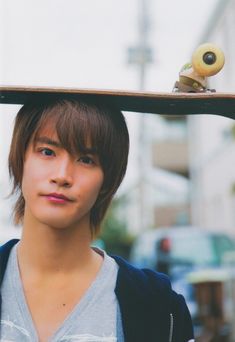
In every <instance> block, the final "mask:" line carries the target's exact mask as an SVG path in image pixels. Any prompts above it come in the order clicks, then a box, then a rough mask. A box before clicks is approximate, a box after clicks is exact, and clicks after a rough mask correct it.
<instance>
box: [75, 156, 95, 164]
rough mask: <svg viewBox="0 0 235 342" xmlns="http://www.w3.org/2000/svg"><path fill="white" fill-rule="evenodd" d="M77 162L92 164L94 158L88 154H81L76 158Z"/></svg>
mask: <svg viewBox="0 0 235 342" xmlns="http://www.w3.org/2000/svg"><path fill="white" fill-rule="evenodd" d="M78 161H79V162H81V163H84V164H89V165H92V164H94V160H93V159H92V158H91V157H88V156H83V157H80V158H79V159H78Z"/></svg>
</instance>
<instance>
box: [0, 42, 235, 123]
mask: <svg viewBox="0 0 235 342" xmlns="http://www.w3.org/2000/svg"><path fill="white" fill-rule="evenodd" d="M223 65H224V56H223V52H222V51H221V50H220V49H219V48H217V47H216V46H215V45H212V44H203V45H201V46H200V47H199V48H198V49H197V50H196V51H195V52H194V54H193V57H192V63H187V65H186V66H184V67H183V68H182V69H181V71H180V74H179V80H178V81H177V82H176V83H175V86H174V89H173V92H171V93H156V92H139V91H121V90H97V89H75V88H54V87H53V88H50V87H22V86H18V87H13V86H0V103H7V104H25V103H27V102H29V101H30V102H32V101H34V102H38V101H39V102H40V101H41V100H43V101H45V100H48V101H50V100H52V99H57V98H64V99H78V100H79V99H81V100H82V99H90V100H92V101H93V100H95V101H97V102H100V103H104V104H111V105H114V106H116V107H118V108H119V109H120V110H122V111H128V112H141V113H153V114H162V115H190V114H215V115H221V116H225V117H229V118H233V119H235V94H233V93H216V92H215V91H213V90H211V89H208V88H207V77H209V76H212V75H214V74H216V73H217V72H218V71H219V70H221V68H222V67H223Z"/></svg>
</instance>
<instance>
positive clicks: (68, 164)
mask: <svg viewBox="0 0 235 342" xmlns="http://www.w3.org/2000/svg"><path fill="white" fill-rule="evenodd" d="M54 127H55V125H54V124H53V123H52V122H51V121H49V122H47V123H46V124H45V125H44V126H43V128H42V129H41V130H40V132H39V134H38V135H37V138H36V140H35V142H31V143H30V144H29V147H28V149H27V151H26V155H25V160H24V172H23V179H22V193H23V196H24V199H25V215H26V216H27V217H30V218H31V219H32V220H36V221H38V222H41V223H43V224H46V225H48V226H51V227H54V228H67V227H77V226H79V225H80V224H81V223H84V224H85V225H89V222H90V210H91V208H92V207H93V205H94V203H95V201H96V199H97V197H98V194H99V192H100V189H101V187H102V184H103V178H104V175H103V171H102V168H101V166H100V163H99V160H98V157H97V156H96V155H95V154H93V153H92V151H89V150H87V152H86V153H82V154H80V153H78V154H77V155H76V156H74V155H71V154H69V153H68V152H67V151H66V150H65V149H63V148H62V146H61V144H60V142H59V140H58V137H57V134H56V131H55V128H54Z"/></svg>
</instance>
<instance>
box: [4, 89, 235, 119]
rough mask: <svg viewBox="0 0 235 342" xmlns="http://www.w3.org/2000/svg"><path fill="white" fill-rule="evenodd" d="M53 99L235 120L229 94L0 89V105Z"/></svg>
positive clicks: (234, 105) (233, 102)
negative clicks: (78, 100)
mask: <svg viewBox="0 0 235 342" xmlns="http://www.w3.org/2000/svg"><path fill="white" fill-rule="evenodd" d="M56 98H70V99H91V100H95V101H98V102H101V103H105V104H112V105H114V106H116V107H118V108H119V109H120V110H122V111H130V112H141V113H153V114H162V115H190V114H214V115H221V116H225V117H229V118H232V119H235V94H233V93H209V92H208V93H154V92H136V91H117V90H97V89H74V88H38V87H37V88H36V87H9V86H8V87H6V86H5V87H0V103H6V104H25V103H27V102H31V101H35V102H38V101H40V100H43V101H45V100H52V99H56Z"/></svg>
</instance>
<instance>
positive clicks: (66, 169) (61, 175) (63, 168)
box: [51, 159, 73, 188]
mask: <svg viewBox="0 0 235 342" xmlns="http://www.w3.org/2000/svg"><path fill="white" fill-rule="evenodd" d="M51 183H55V184H57V185H58V186H60V187H67V188H68V187H71V186H72V184H73V177H72V165H71V162H70V161H69V160H67V159H65V160H60V161H59V162H58V163H57V164H56V165H55V170H54V173H53V175H52V177H51Z"/></svg>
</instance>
